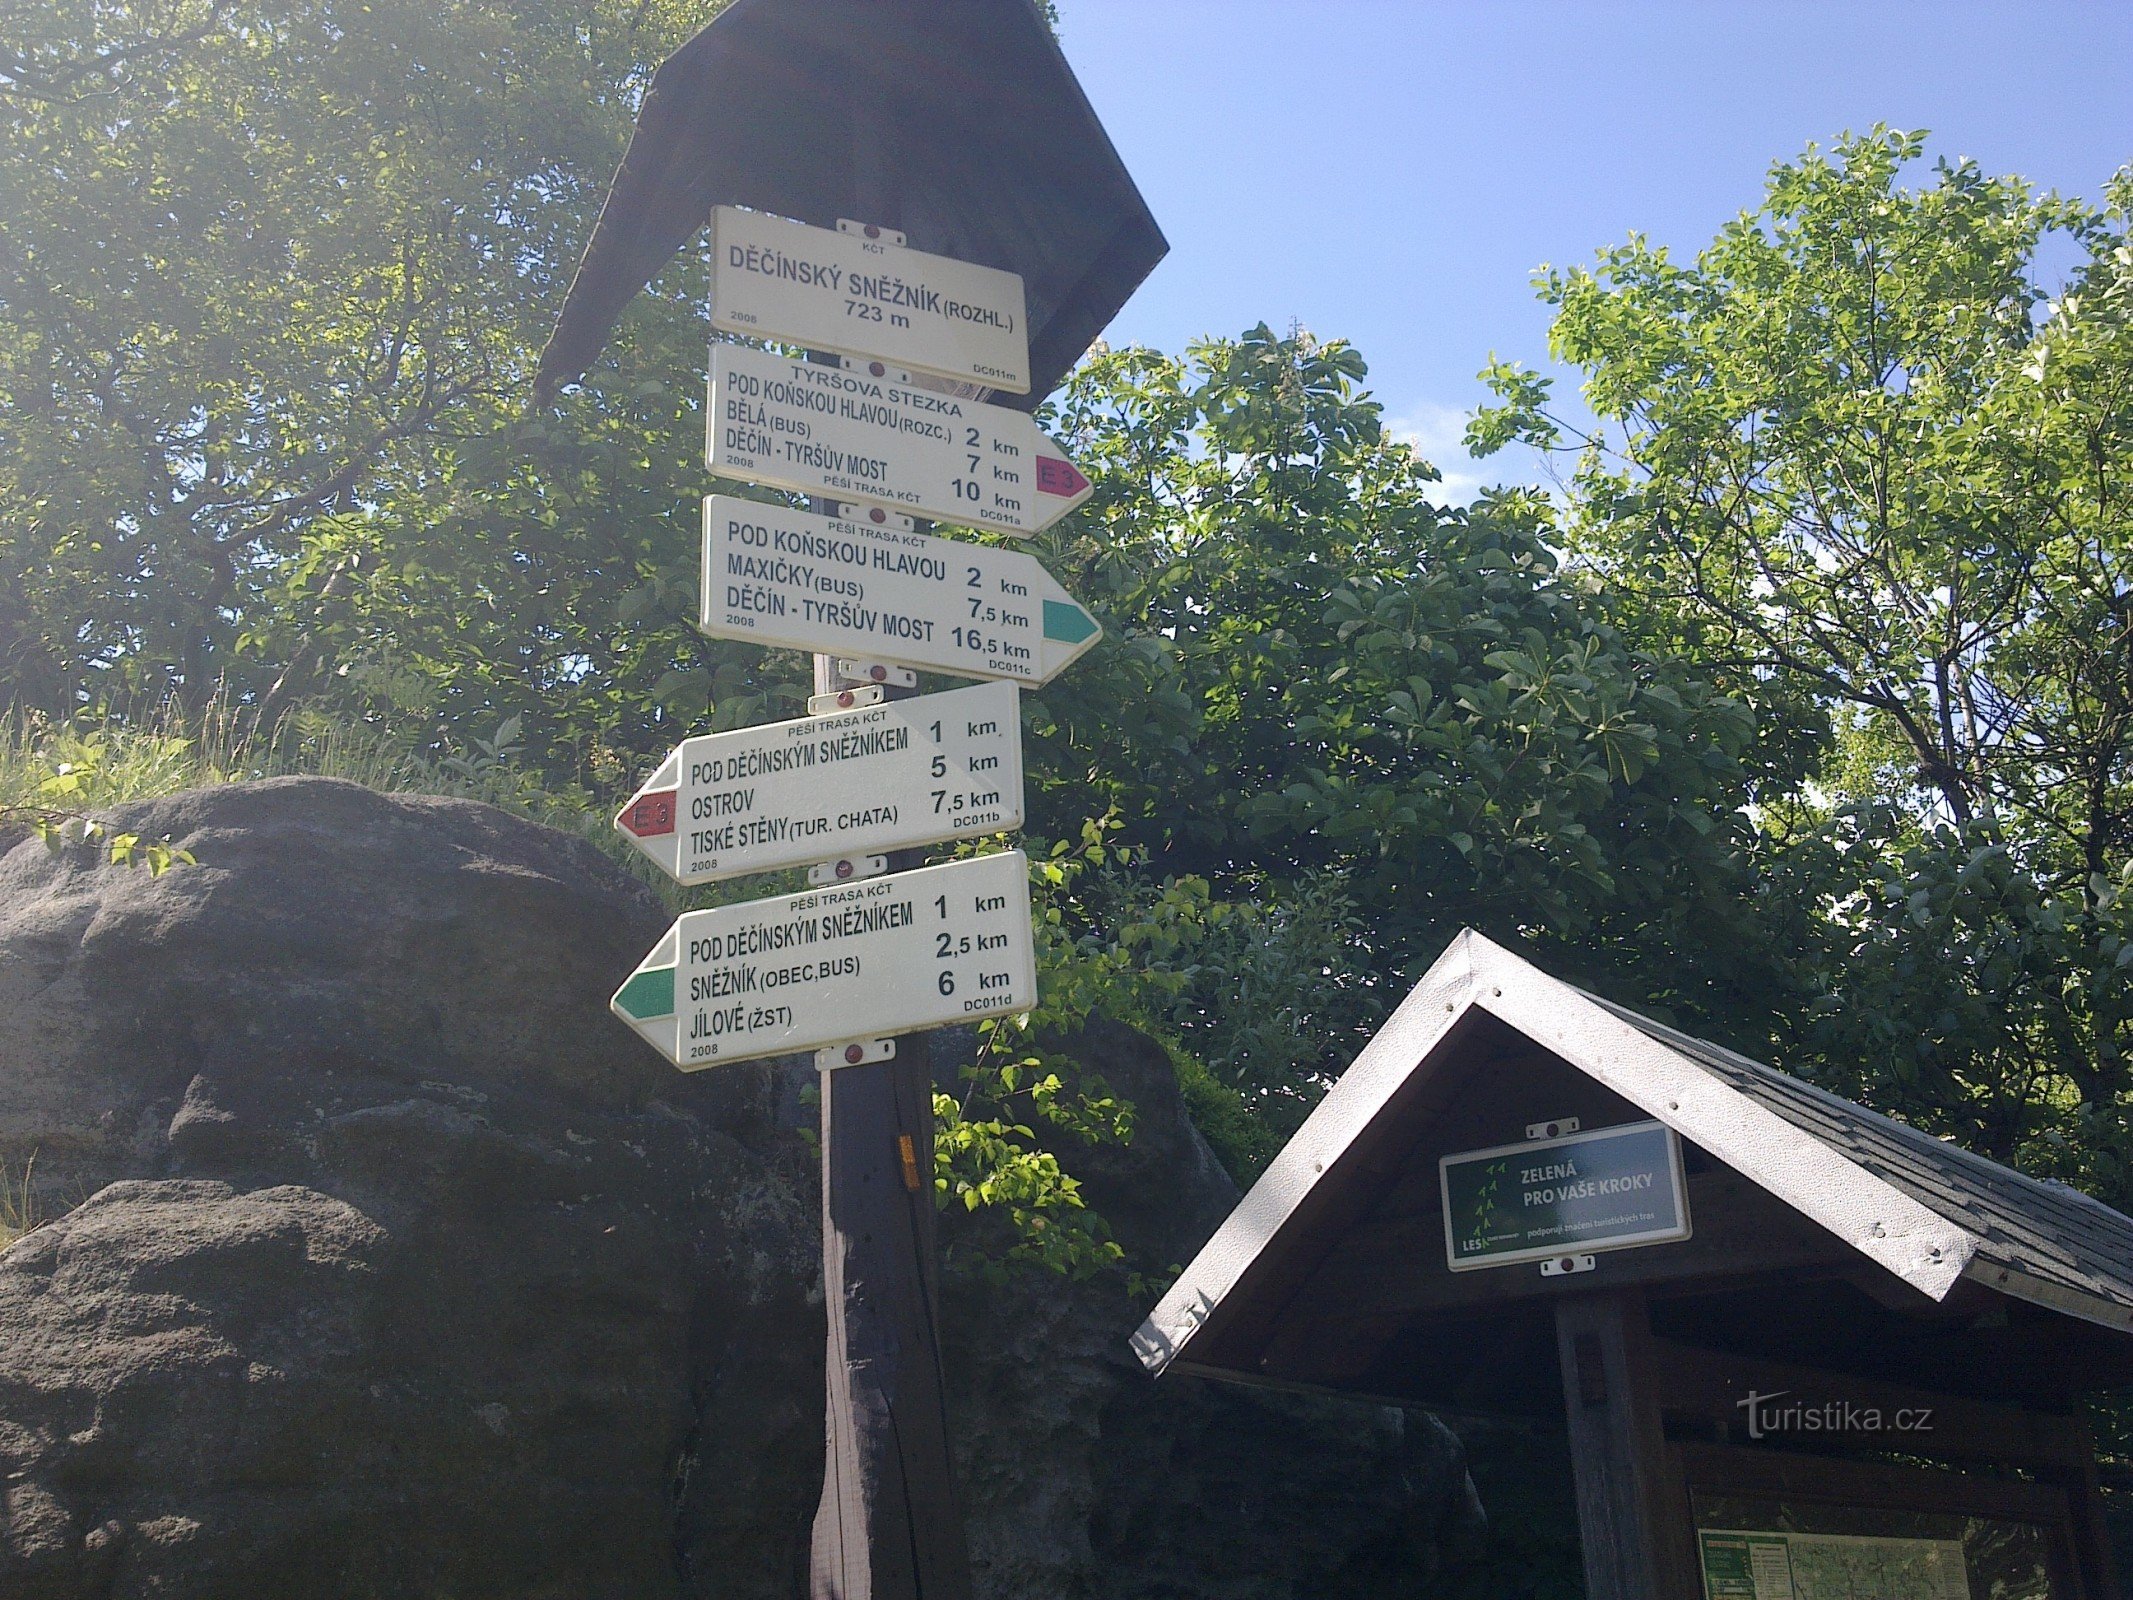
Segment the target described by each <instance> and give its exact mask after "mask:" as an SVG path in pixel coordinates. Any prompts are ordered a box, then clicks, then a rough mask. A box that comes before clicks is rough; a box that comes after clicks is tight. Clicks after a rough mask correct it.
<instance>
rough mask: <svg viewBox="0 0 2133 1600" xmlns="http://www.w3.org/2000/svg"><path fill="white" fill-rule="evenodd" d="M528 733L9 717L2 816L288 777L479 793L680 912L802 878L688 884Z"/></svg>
mask: <svg viewBox="0 0 2133 1600" xmlns="http://www.w3.org/2000/svg"><path fill="white" fill-rule="evenodd" d="M517 740H518V730H517V727H516V725H515V723H506V724H505V725H504V727H503V728H500V729H499V730H497V733H496V735H495V737H494V738H492V739H489V740H476V741H474V743H473V746H472V747H471V748H470V749H467V750H464V751H452V752H448V753H447V754H445V755H443V756H442V757H437V756H433V755H431V754H430V753H429V752H427V751H425V750H422V749H419V748H417V747H416V746H415V745H414V744H413V743H412V742H410V741H409V740H407V739H405V738H403V737H400V736H398V735H396V734H394V733H392V732H391V731H389V730H387V729H384V728H380V727H377V726H374V725H372V724H369V723H364V722H359V721H355V720H353V719H349V718H343V717H336V716H332V715H329V714H326V713H324V712H320V711H317V710H314V709H310V708H303V707H300V708H298V709H296V710H295V711H293V712H291V713H289V714H287V715H285V716H284V717H283V718H282V719H281V720H280V721H279V722H277V723H276V724H274V725H273V726H271V727H269V728H267V729H264V730H261V729H258V728H256V727H255V726H254V725H253V724H252V722H251V720H250V718H249V716H248V715H247V714H246V713H245V712H244V711H243V710H242V709H235V708H231V707H229V706H227V705H226V704H223V703H221V702H219V701H218V702H216V703H213V704H211V705H210V706H209V707H208V709H207V711H206V712H205V713H204V714H202V715H199V716H195V717H187V716H185V715H184V714H183V713H181V712H180V711H178V710H177V709H176V708H173V707H164V708H159V709H157V710H155V711H154V712H153V713H152V714H150V715H147V716H143V717H137V718H128V719H126V720H123V721H120V720H116V719H114V720H112V721H110V722H106V723H103V724H96V723H91V722H87V721H84V722H78V723H71V724H61V723H54V722H52V721H50V720H48V719H46V718H43V717H40V716H36V715H30V716H17V717H15V718H13V719H10V720H8V721H5V722H0V817H5V816H7V815H8V814H10V813H12V814H14V815H15V816H20V815H21V814H22V813H23V812H24V811H29V810H36V809H39V808H46V809H62V810H65V811H69V812H78V813H95V812H97V811H99V810H102V809H104V808H107V807H110V806H113V805H118V804H121V803H123V802H126V801H132V800H153V799H156V798H159V797H161V796H163V795H171V794H178V793H181V792H182V791H184V790H188V789H200V788H208V787H211V786H213V785H215V784H222V783H242V782H247V781H250V780H255V779H260V778H275V777H288V776H304V777H323V778H341V779H345V780H347V781H349V782H351V783H359V784H362V785H363V786H364V787H365V788H369V789H375V790H378V791H379V792H380V793H384V794H440V795H450V796H454V797H457V798H461V799H468V800H478V801H482V802H484V803H485V804H488V805H493V806H496V807H498V808H499V809H500V810H504V811H508V812H510V813H512V814H513V815H514V816H519V817H524V818H526V819H527V820H529V821H532V822H538V823H541V824H543V825H545V826H547V827H551V828H556V829H558V830H560V831H562V832H564V833H568V834H574V835H576V836H577V837H579V838H581V839H585V840H587V841H589V842H590V843H591V844H593V845H594V846H595V847H596V848H597V849H599V850H600V851H601V852H602V853H603V854H605V855H606V856H608V857H609V858H610V859H611V860H613V861H614V862H615V863H616V864H618V865H619V866H621V867H623V868H624V869H625V870H626V871H628V872H629V873H630V874H631V876H633V877H635V878H637V879H639V880H640V881H641V882H643V883H645V884H647V885H648V886H649V887H651V888H652V889H653V891H654V892H655V893H657V894H658V895H659V897H660V898H661V899H662V900H663V901H664V902H666V904H667V905H668V906H669V907H670V908H671V909H673V910H675V911H677V912H680V911H686V910H695V909H698V908H700V907H704V906H711V905H722V904H725V903H727V902H729V901H732V900H738V899H748V898H752V897H754V896H756V895H760V894H769V893H778V892H782V891H783V890H784V889H785V888H788V887H790V888H794V889H797V888H800V887H803V886H804V885H803V883H802V880H801V875H800V874H799V873H798V872H797V871H795V872H794V873H792V874H787V875H781V880H782V878H783V877H785V876H790V877H791V879H792V882H791V883H790V884H789V885H787V884H785V883H783V882H782V881H776V882H771V883H767V884H766V883H764V882H763V881H761V880H757V881H756V882H754V883H752V884H713V885H707V886H704V887H700V888H695V889H682V888H680V887H678V886H677V885H676V884H675V883H674V882H673V881H672V880H671V879H669V878H668V877H667V876H666V875H665V874H664V873H663V872H661V871H660V870H659V869H658V868H657V867H656V866H654V865H653V864H652V863H651V862H650V861H649V860H647V859H646V858H645V857H644V856H643V855H642V854H640V853H639V852H638V851H636V850H635V849H633V848H631V847H630V846H629V845H628V844H627V843H626V842H625V841H624V840H623V839H622V838H621V836H620V835H619V834H617V833H616V831H615V829H614V826H613V822H612V818H613V813H614V810H615V808H616V807H619V806H620V805H621V803H622V801H623V800H624V799H625V798H627V794H626V792H618V793H616V794H615V795H613V796H612V797H609V796H603V795H595V794H592V793H590V792H588V791H586V790H585V789H583V788H581V787H579V786H577V785H568V786H563V787H557V786H554V785H552V784H550V783H547V782H545V781H544V780H543V778H542V777H541V775H540V774H539V773H538V772H536V771H535V770H534V769H533V768H532V767H531V766H530V765H528V764H524V763H522V762H521V761H520V759H519V757H520V755H521V750H520V747H519V745H518V742H517Z"/></svg>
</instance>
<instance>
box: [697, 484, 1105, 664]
mask: <svg viewBox="0 0 2133 1600" xmlns="http://www.w3.org/2000/svg"><path fill="white" fill-rule="evenodd" d="M874 515H879V516H880V517H881V519H882V521H881V523H880V524H876V523H875V522H873V521H872V520H871V517H872V516H874ZM698 625H699V626H700V627H701V628H702V629H703V631H704V632H705V633H708V634H710V635H711V636H712V637H714V638H718V639H752V640H754V641H755V642H756V643H757V644H768V645H783V646H785V647H786V648H788V649H793V650H818V651H823V652H826V653H828V654H832V655H847V656H863V657H865V658H867V659H869V660H877V661H893V662H897V663H899V664H900V665H903V666H907V667H928V668H932V669H933V670H935V671H939V672H952V673H955V674H957V675H958V676H961V677H966V678H1004V679H1009V680H1012V681H1014V682H1017V683H1025V684H1031V685H1036V684H1044V683H1049V682H1050V681H1051V680H1052V679H1053V678H1055V677H1057V676H1058V675H1059V674H1060V673H1061V672H1064V671H1065V670H1066V669H1067V667H1068V666H1069V665H1071V664H1072V663H1073V662H1074V661H1075V660H1076V659H1077V658H1078V657H1080V656H1081V655H1082V654H1083V653H1084V652H1086V651H1088V650H1090V649H1092V648H1093V647H1094V646H1095V644H1096V641H1097V640H1098V639H1099V638H1100V637H1101V636H1102V633H1103V630H1102V629H1101V628H1100V627H1099V626H1098V625H1097V622H1096V619H1095V618H1094V617H1092V616H1090V615H1089V613H1088V612H1086V611H1084V610H1083V609H1082V608H1081V607H1080V606H1079V605H1077V604H1076V603H1075V602H1074V599H1073V597H1072V596H1070V595H1069V594H1068V593H1067V592H1066V590H1064V589H1062V588H1061V587H1060V586H1059V583H1058V580H1056V579H1055V578H1053V576H1052V575H1051V574H1050V573H1049V572H1047V571H1045V570H1044V567H1043V565H1042V564H1041V563H1040V562H1039V561H1038V560H1037V558H1036V557H1034V556H1030V555H1025V554H1023V553H1022V552H1021V551H1019V550H997V549H994V548H992V547H990V546H987V545H978V544H971V543H969V542H968V541H967V540H961V539H943V538H940V537H939V536H938V535H935V534H928V533H915V532H913V531H911V530H910V528H909V526H908V525H907V524H906V523H905V519H903V518H901V517H892V516H891V514H890V513H888V512H882V511H877V512H873V513H868V514H866V516H865V517H825V516H821V515H818V514H816V513H815V512H811V511H794V510H790V509H788V508H786V507H784V506H767V505H762V504H759V503H758V502H756V501H754V500H735V499H729V498H728V497H726V496H724V495H712V496H710V497H709V498H708V499H706V500H705V501H704V566H703V612H702V616H701V618H700V620H699V623H698Z"/></svg>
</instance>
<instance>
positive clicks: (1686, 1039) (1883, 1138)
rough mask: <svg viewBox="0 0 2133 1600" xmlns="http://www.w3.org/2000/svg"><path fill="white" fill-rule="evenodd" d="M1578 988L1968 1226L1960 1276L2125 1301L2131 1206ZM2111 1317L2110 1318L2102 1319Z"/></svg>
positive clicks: (2131, 1257)
mask: <svg viewBox="0 0 2133 1600" xmlns="http://www.w3.org/2000/svg"><path fill="white" fill-rule="evenodd" d="M1582 992H1583V991H1580V993H1582ZM1586 998H1587V999H1589V1000H1591V1001H1592V1002H1593V1004H1595V1005H1598V1006H1604V1007H1605V1008H1606V1009H1607V1010H1608V1011H1610V1012H1612V1013H1613V1014H1614V1015H1616V1016H1618V1017H1620V1018H1621V1019H1622V1020H1623V1021H1624V1022H1626V1023H1628V1024H1629V1025H1630V1026H1631V1027H1633V1028H1635V1029H1637V1030H1638V1031H1639V1032H1640V1033H1643V1034H1644V1035H1646V1036H1647V1037H1649V1038H1652V1039H1656V1040H1657V1041H1659V1042H1660V1043H1661V1044H1664V1045H1666V1046H1667V1047H1669V1048H1670V1049H1673V1050H1676V1051H1679V1052H1680V1053H1681V1054H1682V1055H1685V1056H1687V1057H1688V1058H1689V1059H1691V1060H1692V1061H1694V1062H1696V1063H1697V1064H1698V1065H1699V1066H1701V1067H1703V1068H1704V1069H1705V1070H1707V1071H1709V1072H1711V1073H1712V1074H1714V1075H1715V1076H1717V1077H1719V1078H1720V1079H1722V1080H1723V1081H1725V1082H1726V1083H1728V1084H1730V1085H1731V1086H1732V1087H1733V1088H1735V1089H1737V1090H1739V1091H1740V1092H1741V1093H1742V1094H1744V1095H1747V1096H1748V1097H1749V1098H1751V1099H1753V1100H1754V1101H1756V1102H1757V1103H1758V1104H1759V1105H1762V1106H1764V1107H1766V1108H1768V1109H1769V1110H1771V1111H1773V1112H1775V1113H1776V1114H1777V1115H1778V1116H1780V1117H1783V1118H1784V1119H1785V1120H1786V1121H1787V1122H1789V1123H1791V1124H1792V1125H1793V1126H1794V1127H1796V1128H1798V1129H1799V1130H1800V1131H1801V1132H1803V1133H1807V1134H1810V1135H1812V1136H1813V1137H1814V1138H1816V1139H1819V1140H1820V1141H1821V1142H1822V1143H1823V1144H1825V1145H1828V1146H1830V1147H1831V1148H1832V1149H1835V1150H1839V1151H1841V1152H1843V1153H1844V1154H1845V1155H1846V1156H1847V1157H1848V1158H1849V1159H1850V1160H1851V1161H1853V1162H1855V1163H1856V1164H1858V1165H1859V1166H1861V1167H1863V1168H1865V1169H1866V1170H1867V1171H1869V1172H1871V1173H1873V1174H1874V1175H1875V1176H1876V1177H1878V1178H1881V1179H1882V1180H1883V1181H1884V1182H1886V1183H1888V1184H1890V1185H1891V1186H1893V1187H1894V1188H1897V1189H1900V1190H1902V1191H1903V1192H1904V1193H1905V1194H1907V1195H1909V1196H1910V1197H1911V1198H1912V1199H1914V1200H1916V1201H1917V1202H1918V1203H1919V1204H1920V1205H1922V1206H1925V1207H1927V1208H1929V1209H1930V1210H1932V1211H1934V1212H1935V1213H1937V1214H1938V1215H1940V1216H1942V1217H1945V1218H1947V1220H1948V1221H1950V1222H1952V1223H1954V1224H1956V1226H1958V1227H1960V1228H1962V1229H1963V1230H1964V1231H1965V1232H1966V1233H1969V1234H1971V1235H1973V1236H1974V1237H1975V1238H1976V1239H1977V1241H1978V1243H1977V1252H1976V1255H1975V1256H1974V1257H1973V1263H1972V1266H1971V1268H1970V1269H1969V1272H1968V1275H1969V1276H1970V1277H1972V1278H1978V1279H1981V1280H1982V1281H1985V1282H1987V1283H1992V1284H1993V1285H1994V1287H2001V1288H2005V1287H2008V1284H2005V1283H2000V1282H1998V1281H1997V1278H1996V1273H1997V1272H1998V1271H2005V1272H2006V1273H2008V1274H2009V1281H2010V1282H2011V1281H2012V1278H2013V1276H2014V1275H2015V1274H2020V1275H2021V1276H2022V1277H2024V1278H2025V1279H2028V1280H2031V1281H2032V1282H2033V1283H2034V1284H2036V1285H2038V1286H2040V1287H2049V1288H2052V1289H2057V1290H2060V1291H2063V1292H2064V1293H2067V1294H2071V1295H2076V1296H2082V1297H2086V1298H2094V1299H2099V1300H2104V1301H2108V1302H2110V1303H2111V1304H2113V1305H2117V1306H2125V1307H2128V1308H2133V1217H2127V1216H2126V1215H2124V1214H2123V1213H2122V1212H2118V1211H2113V1210H2112V1209H2111V1208H2110V1207H2109V1206H2107V1205H2105V1204H2104V1203H2103V1202H2102V1201H2100V1200H2098V1199H2096V1198H2094V1197H2093V1196H2091V1195H2087V1194H2084V1193H2082V1191H2081V1190H2079V1189H2076V1188H2074V1187H2072V1186H2071V1185H2069V1184H2064V1183H2047V1182H2043V1181H2040V1180H2038V1179H2036V1178H2032V1177H2029V1176H2027V1175H2026V1174H2023V1173H2020V1172H2016V1171H2014V1170H2013V1169H2012V1168H2009V1167H2003V1166H2001V1165H2000V1164H1999V1163H1998V1162H1997V1161H1991V1160H1988V1159H1987V1158H1985V1157H1984V1156H1981V1155H1978V1154H1976V1153H1975V1152H1974V1151H1971V1150H1966V1149H1964V1148H1963V1147H1962V1146H1961V1145H1959V1144H1956V1143H1953V1142H1952V1141H1950V1140H1947V1139H1939V1138H1935V1137H1934V1136H1933V1135H1932V1134H1929V1133H1926V1132H1924V1131H1923V1130H1921V1129H1918V1128H1914V1127H1912V1126H1910V1125H1909V1124H1908V1123H1902V1122H1898V1121H1896V1120H1895V1119H1894V1118H1892V1117H1885V1116H1883V1115H1882V1114H1881V1113H1880V1112H1878V1111H1869V1110H1868V1109H1867V1108H1866V1107H1864V1106H1860V1105H1855V1104H1853V1103H1852V1102H1851V1101H1849V1100H1846V1099H1844V1098H1842V1097H1841V1096H1839V1095H1835V1094H1831V1093H1830V1092H1829V1091H1828V1090H1827V1089H1822V1088H1818V1087H1817V1086H1815V1085H1814V1084H1811V1083H1808V1082H1806V1081H1805V1080H1804V1079H1800V1078H1796V1077H1794V1076H1792V1075H1791V1074H1790V1073H1787V1072H1781V1071H1779V1070H1778V1069H1777V1068H1776V1067H1770V1066H1765V1065H1764V1064H1763V1063H1762V1062H1760V1061H1752V1060H1750V1059H1749V1058H1748V1057H1746V1056H1744V1055H1741V1054H1739V1053H1738V1052H1736V1051H1732V1050H1728V1049H1725V1048H1724V1047H1723V1046H1720V1045H1715V1044H1712V1043H1710V1042H1709V1041H1707V1040H1703V1039H1697V1038H1693V1037H1691V1036H1690V1035H1688V1034H1685V1033H1681V1032H1679V1031H1677V1030H1676V1029H1673V1028H1669V1027H1667V1026H1666V1025H1665V1024H1663V1023H1658V1022H1654V1021H1652V1019H1651V1018H1649V1017H1645V1016H1640V1015H1638V1014H1637V1013H1636V1012H1634V1011H1632V1010H1630V1009H1629V1008H1628V1007H1627V1006H1619V1005H1616V1004H1614V1003H1613V1002H1612V1001H1609V1000H1602V999H1600V998H1599V997H1598V996H1597V995H1586ZM2010 1292H2017V1293H2020V1292H2022V1291H2016V1290H2010ZM2032 1297H2034V1296H2032V1295H2029V1294H2025V1295H2024V1298H2032ZM2045 1303H2047V1304H2052V1303H2054V1302H2053V1301H2052V1300H2049V1299H2047V1300H2046V1301H2045ZM2060 1309H2062V1310H2071V1309H2073V1308H2072V1307H2070V1306H2061V1307H2060ZM2085 1314H2086V1313H2084V1312H2081V1311H2075V1315H2085ZM2122 1320H2123V1319H2112V1325H2114V1326H2117V1325H2121V1323H2122Z"/></svg>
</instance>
